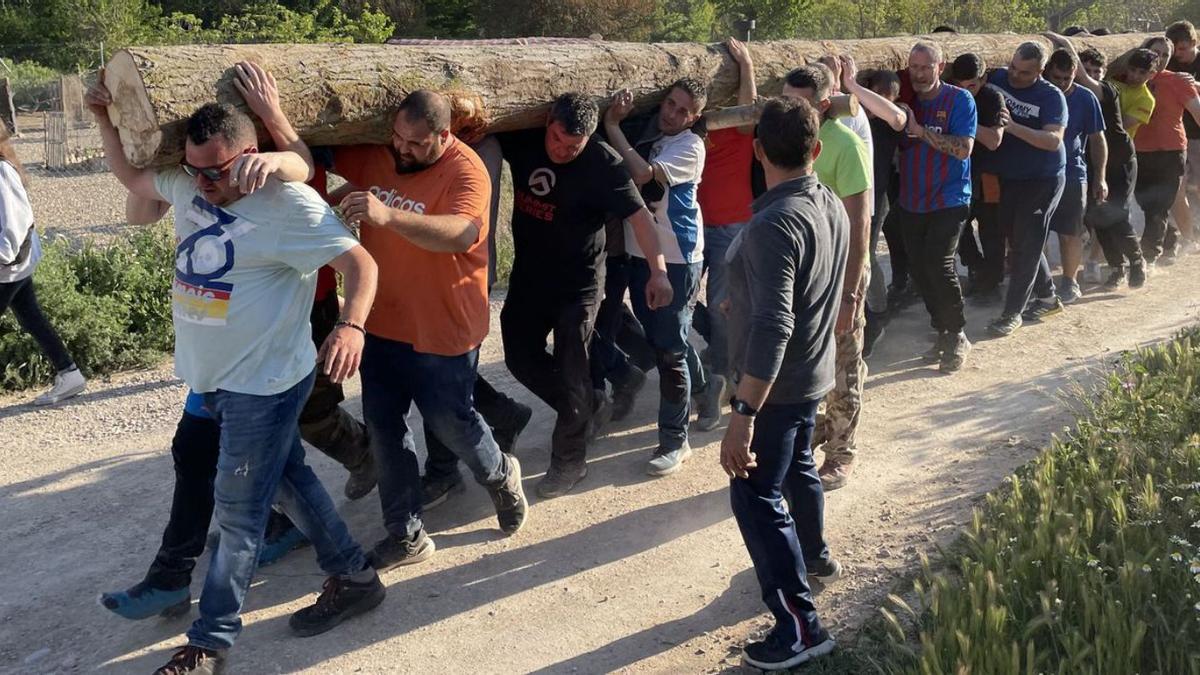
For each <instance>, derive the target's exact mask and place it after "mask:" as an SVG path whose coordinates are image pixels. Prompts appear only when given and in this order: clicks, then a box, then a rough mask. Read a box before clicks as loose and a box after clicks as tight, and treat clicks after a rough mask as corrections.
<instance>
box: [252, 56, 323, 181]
mask: <svg viewBox="0 0 1200 675" xmlns="http://www.w3.org/2000/svg"><path fill="white" fill-rule="evenodd" d="M234 69H235V72H236V73H237V76H236V77H235V78H234V80H233V86H234V87H235V88H236V89H237V90H238V93H240V94H241V95H242V98H244V99H246V105H248V106H250V110H251V111H253V112H254V114H255V115H258V117H259V119H261V120H262V122H263V126H265V127H266V128H267V133H268V134H270V135H271V141H272V142H273V143H274V144H275V149H276V150H277V151H279V152H281V153H292V154H290V155H288V154H283V155H281V157H280V165H281V166H280V168H279V170H278V171H277V173H276V177H277V178H278V179H279V180H283V181H307V180H310V179H311V178H312V177H313V170H314V167H313V158H312V153H311V152H309V149H308V146H307V145H306V144H305V143H304V141H302V140H300V135H299V134H297V133H296V130H295V129H294V128H292V123H291V121H289V120H288V118H287V115H285V114H284V113H283V108H282V107H280V104H279V87H278V85H276V83H275V76H274V75H272V74H271V73H270V72H268V71H266V70H264V69H263V68H262V66H259V65H258V64H257V63H253V62H251V61H242V62H240V63H238V64H237V65H236V66H234ZM260 154H263V155H270V154H273V153H260ZM296 159H299V160H300V161H301V162H303V169H302V168H301V166H300V164H297V163H296ZM243 170H244V172H245V173H246V174H247V177H248V176H249V175H252V174H251V173H250V170H249V169H245V168H244V167H243ZM301 174H303V175H301ZM238 178H239V181H241V180H243V179H245V177H243V176H239V177H238ZM260 187H261V185H260Z"/></svg>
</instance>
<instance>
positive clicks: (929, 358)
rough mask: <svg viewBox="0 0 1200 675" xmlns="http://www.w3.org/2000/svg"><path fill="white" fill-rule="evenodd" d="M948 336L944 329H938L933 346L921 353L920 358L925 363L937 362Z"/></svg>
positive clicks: (943, 350)
mask: <svg viewBox="0 0 1200 675" xmlns="http://www.w3.org/2000/svg"><path fill="white" fill-rule="evenodd" d="M949 336H950V334H949V333H947V332H946V331H938V336H937V339H935V340H934V341H933V346H932V347H930V348H929V351H927V352H925V353H924V354H921V360H922V361H924V362H925V363H937V362H938V361H941V360H942V353H943V352H945V351H946V344H947V343H946V338H948V337H949Z"/></svg>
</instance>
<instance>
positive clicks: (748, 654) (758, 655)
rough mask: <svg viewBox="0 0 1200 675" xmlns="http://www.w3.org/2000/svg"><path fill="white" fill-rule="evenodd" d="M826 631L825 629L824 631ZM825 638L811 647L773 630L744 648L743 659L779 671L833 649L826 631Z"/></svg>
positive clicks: (747, 663) (747, 662)
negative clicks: (762, 638)
mask: <svg viewBox="0 0 1200 675" xmlns="http://www.w3.org/2000/svg"><path fill="white" fill-rule="evenodd" d="M822 632H824V631H822ZM823 637H824V639H823V640H821V641H820V642H817V643H816V644H814V645H812V646H811V647H805V646H803V644H801V643H799V642H796V643H793V642H791V641H790V640H788V639H787V638H782V637H780V635H779V633H777V632H774V631H772V632H771V634H770V635H767V637H766V639H765V640H761V641H759V642H751V643H750V644H748V645H746V648H745V649H744V650H742V661H744V662H745V663H746V665H749V666H753V667H755V668H758V669H759V670H766V671H778V670H788V669H790V668H795V667H796V666H798V665H800V664H802V663H805V662H807V661H809V660H810V659H814V658H817V657H819V656H825V655H826V654H828V653H830V652H832V651H833V648H834V642H833V638H832V637H830V636H829V634H828V633H826V634H825V635H824V636H823Z"/></svg>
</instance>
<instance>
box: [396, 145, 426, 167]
mask: <svg viewBox="0 0 1200 675" xmlns="http://www.w3.org/2000/svg"><path fill="white" fill-rule="evenodd" d="M388 152H391V153H392V162H393V163H394V164H395V165H396V173H417V172H418V171H424V170H425V169H428V168H429V167H430V166H432V164H433V163H432V162H418V161H416V160H411V161H410V160H407V159H404V158H403V157H402V156H401V155H400V153H398V152H396V148H394V147H391V146H388Z"/></svg>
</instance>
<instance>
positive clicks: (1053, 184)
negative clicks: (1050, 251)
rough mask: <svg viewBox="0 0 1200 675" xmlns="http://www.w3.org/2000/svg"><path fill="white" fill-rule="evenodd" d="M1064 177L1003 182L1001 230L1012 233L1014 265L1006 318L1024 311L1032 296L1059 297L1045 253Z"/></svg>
mask: <svg viewBox="0 0 1200 675" xmlns="http://www.w3.org/2000/svg"><path fill="white" fill-rule="evenodd" d="M1065 180H1066V179H1065V176H1064V175H1063V174H1059V175H1058V176H1055V177H1054V178H1040V179H1035V180H1007V179H1003V180H1001V181H1000V227H1001V228H1004V229H1007V230H1009V231H1011V232H1012V241H1013V250H1012V257H1013V264H1012V278H1011V279H1009V283H1008V294H1007V295H1006V297H1005V298H1004V313H1005V314H1006V315H1011V314H1020V313H1021V312H1023V311H1025V305H1026V303H1028V302H1029V296H1030V294H1033V293H1036V294H1037V297H1039V298H1052V297H1054V296H1055V295H1056V293H1055V289H1054V277H1053V276H1051V275H1050V264H1049V263H1047V262H1046V256H1045V254H1044V253H1043V252H1042V250H1043V248H1045V246H1046V237H1047V236H1048V235H1049V233H1050V220H1051V218H1053V217H1054V209H1056V208H1058V200H1059V199H1060V198H1061V197H1062V192H1063V185H1064V183H1065Z"/></svg>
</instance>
